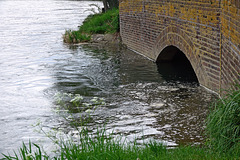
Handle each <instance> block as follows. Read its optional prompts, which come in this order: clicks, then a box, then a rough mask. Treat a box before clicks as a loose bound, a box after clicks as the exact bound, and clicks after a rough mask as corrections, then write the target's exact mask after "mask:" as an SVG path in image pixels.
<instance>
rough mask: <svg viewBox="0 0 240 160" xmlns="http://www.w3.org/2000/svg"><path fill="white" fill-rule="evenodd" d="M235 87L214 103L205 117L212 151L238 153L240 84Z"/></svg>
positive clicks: (239, 141) (239, 138) (239, 137)
mask: <svg viewBox="0 0 240 160" xmlns="http://www.w3.org/2000/svg"><path fill="white" fill-rule="evenodd" d="M235 88H236V89H234V90H230V91H228V93H227V94H226V96H225V97H224V98H223V99H220V100H219V101H218V102H217V103H215V105H214V108H213V110H212V111H211V112H210V114H209V116H208V118H207V134H208V135H209V145H210V147H211V148H212V149H213V150H214V151H216V152H224V153H227V152H230V153H234V154H238V155H240V153H239V149H240V85H236V87H235Z"/></svg>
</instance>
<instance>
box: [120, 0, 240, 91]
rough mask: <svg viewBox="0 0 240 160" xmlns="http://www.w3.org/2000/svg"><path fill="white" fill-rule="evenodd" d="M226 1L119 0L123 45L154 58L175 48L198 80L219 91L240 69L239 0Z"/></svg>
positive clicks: (236, 75)
mask: <svg viewBox="0 0 240 160" xmlns="http://www.w3.org/2000/svg"><path fill="white" fill-rule="evenodd" d="M227 2H228V1H219V0H191V1H189V0H120V6H119V9H120V27H121V36H122V40H123V43H125V44H126V45H127V46H128V47H129V48H130V49H132V50H135V51H136V52H138V53H140V54H143V55H145V56H147V57H148V58H150V59H153V60H156V59H157V57H158V56H159V54H160V53H161V51H162V50H163V49H164V48H165V47H167V46H170V45H173V46H176V47H177V48H179V49H180V50H181V51H183V53H185V55H186V56H187V58H188V59H189V61H190V62H191V64H192V66H193V69H194V70H195V73H196V75H197V77H198V80H199V82H200V84H202V85H204V86H206V87H208V88H210V89H212V90H214V91H219V90H220V88H221V87H222V86H224V87H226V86H227V85H228V84H229V81H228V80H229V77H230V78H231V79H232V81H233V79H234V78H235V79H236V78H238V79H239V75H238V73H240V71H239V66H240V65H239V55H240V52H239V40H240V36H238V35H236V33H237V34H239V32H240V29H239V26H240V24H239V23H240V22H239V20H240V18H239V0H236V1H234V0H232V1H231V2H228V3H227ZM233 3H234V4H233ZM229 5H230V6H231V7H230V6H229ZM237 6H238V7H237ZM233 17H234V18H233ZM229 19H230V20H229ZM222 22H224V23H222ZM226 27H227V28H226ZM228 30H230V33H229V31H228ZM229 37H230V38H229ZM233 40H234V41H233ZM229 48H231V49H229ZM230 55H231V56H230ZM231 57H234V58H231ZM229 70H231V72H230V73H231V74H229V73H228V72H229Z"/></svg>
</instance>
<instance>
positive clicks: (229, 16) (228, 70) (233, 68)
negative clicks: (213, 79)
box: [221, 0, 240, 88]
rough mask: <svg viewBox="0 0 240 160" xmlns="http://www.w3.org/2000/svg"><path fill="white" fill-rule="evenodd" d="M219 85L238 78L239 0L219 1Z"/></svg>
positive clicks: (229, 83)
mask: <svg viewBox="0 0 240 160" xmlns="http://www.w3.org/2000/svg"><path fill="white" fill-rule="evenodd" d="M221 9H222V14H221V24H222V25H221V33H222V35H221V36H222V38H221V40H222V43H221V44H222V45H221V54H222V56H221V87H222V88H228V87H229V86H230V85H231V84H232V83H234V81H235V80H237V79H238V80H240V74H239V73H240V0H231V1H229V0H228V1H227V0H222V3H221Z"/></svg>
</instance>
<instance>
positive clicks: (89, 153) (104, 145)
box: [5, 129, 232, 160]
mask: <svg viewBox="0 0 240 160" xmlns="http://www.w3.org/2000/svg"><path fill="white" fill-rule="evenodd" d="M28 146H29V147H27V146H26V145H25V144H23V147H22V148H20V150H19V154H15V155H14V156H10V155H9V156H8V155H5V159H9V160H10V159H23V160H40V159H46V160H48V159H57V160H65V159H68V160H72V159H74V160H75V159H76V160H161V159H166V160H169V159H174V160H178V159H179V160H181V159H184V160H185V159H228V158H230V157H228V156H220V155H215V154H212V153H211V152H208V151H207V150H206V149H204V148H199V147H190V146H187V147H179V148H176V149H167V148H166V146H164V145H163V144H161V143H157V142H156V141H150V142H148V143H145V144H143V145H141V146H140V145H137V144H136V143H134V142H133V143H130V142H127V141H126V140H124V139H123V138H121V137H119V138H114V137H113V136H112V134H106V132H105V130H104V129H103V130H99V131H98V132H97V135H95V136H93V135H91V134H89V132H88V131H87V129H83V130H82V131H80V133H79V142H78V143H74V142H73V141H72V140H69V141H64V142H63V141H62V142H59V146H60V148H61V149H60V150H59V153H58V154H57V156H54V157H49V156H48V155H46V154H45V155H44V154H42V153H44V152H43V151H41V150H40V147H39V146H37V145H35V144H32V143H29V145H28ZM33 147H35V149H36V150H37V151H33ZM231 158H232V157H231Z"/></svg>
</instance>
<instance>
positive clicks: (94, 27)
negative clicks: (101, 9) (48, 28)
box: [63, 9, 119, 43]
mask: <svg viewBox="0 0 240 160" xmlns="http://www.w3.org/2000/svg"><path fill="white" fill-rule="evenodd" d="M116 32H119V10H118V9H112V10H109V11H107V12H106V13H98V14H93V15H89V16H88V17H87V18H86V19H85V20H84V22H83V24H82V25H81V26H80V27H79V30H77V31H71V30H67V31H66V32H65V34H64V35H63V39H64V42H66V43H80V42H88V41H90V40H91V35H92V34H106V33H111V34H113V33H116Z"/></svg>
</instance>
